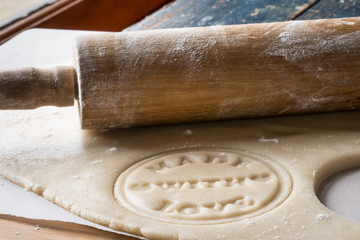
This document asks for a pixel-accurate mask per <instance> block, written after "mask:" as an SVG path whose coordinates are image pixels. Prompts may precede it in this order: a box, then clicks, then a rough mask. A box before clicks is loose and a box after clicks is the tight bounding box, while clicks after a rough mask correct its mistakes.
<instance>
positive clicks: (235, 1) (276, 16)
mask: <svg viewBox="0 0 360 240" xmlns="http://www.w3.org/2000/svg"><path fill="white" fill-rule="evenodd" d="M310 2H311V0H176V1H175V2H173V3H171V4H169V5H166V6H165V7H163V8H162V9H160V10H158V11H157V12H155V13H154V14H152V15H150V16H148V17H147V18H145V19H144V20H142V21H140V22H139V23H137V24H135V25H133V26H131V27H129V28H128V29H127V30H144V29H156V28H174V27H199V26H210V25H228V24H243V23H257V22H275V21H285V20H288V19H290V18H291V17H292V16H293V15H294V14H295V13H296V12H297V11H298V10H299V9H300V8H301V7H303V6H304V5H305V4H308V3H310Z"/></svg>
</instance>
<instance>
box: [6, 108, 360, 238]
mask: <svg viewBox="0 0 360 240" xmlns="http://www.w3.org/2000/svg"><path fill="white" fill-rule="evenodd" d="M76 116H77V111H76V109H75V108H63V109H60V108H53V107H43V108H39V109H36V110H33V111H1V112H0V126H1V128H0V131H1V133H0V153H1V159H0V174H1V176H3V177H5V178H7V179H9V180H10V181H12V182H14V183H16V184H19V185H21V186H22V187H24V188H26V189H29V190H31V191H33V192H36V193H38V194H40V195H42V196H44V197H45V198H46V199H47V200H49V201H51V202H54V203H56V204H57V205H60V206H62V207H63V208H65V209H68V210H69V211H71V212H72V213H74V214H76V215H79V216H81V217H83V218H85V219H88V220H90V221H94V222H96V223H100V224H102V225H104V226H110V227H111V228H113V229H118V230H122V231H126V232H129V233H133V234H136V235H139V236H144V237H147V238H151V239H325V238H326V239H358V236H359V234H360V224H359V223H356V222H354V221H351V220H347V219H345V218H343V217H340V216H338V215H337V214H335V213H333V212H332V211H330V210H329V209H327V208H326V207H325V206H324V205H322V204H321V203H320V201H319V200H318V198H317V197H316V194H315V188H316V187H317V186H318V185H319V183H320V181H321V180H322V179H323V178H325V177H326V176H328V175H330V174H332V173H333V172H336V171H339V170H341V169H345V168H350V167H356V166H360V148H359V146H360V122H359V121H358V119H359V117H360V112H348V113H332V114H319V115H309V116H296V117H281V118H267V119H256V120H241V121H229V122H218V123H205V124H204V123H203V124H187V125H174V126H165V127H164V126H163V127H148V128H133V129H122V130H110V131H103V132H97V131H80V130H79V125H78V122H77V120H76Z"/></svg>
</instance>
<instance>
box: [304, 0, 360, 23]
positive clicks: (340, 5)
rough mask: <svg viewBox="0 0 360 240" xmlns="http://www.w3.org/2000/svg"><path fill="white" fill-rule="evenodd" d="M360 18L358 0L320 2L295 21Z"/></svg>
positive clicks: (327, 0)
mask: <svg viewBox="0 0 360 240" xmlns="http://www.w3.org/2000/svg"><path fill="white" fill-rule="evenodd" d="M358 16H360V0H321V1H319V2H318V3H317V4H315V5H314V6H313V7H311V8H310V9H308V10H307V11H306V12H305V13H304V14H302V15H301V16H299V18H297V19H304V20H305V19H320V18H341V17H358Z"/></svg>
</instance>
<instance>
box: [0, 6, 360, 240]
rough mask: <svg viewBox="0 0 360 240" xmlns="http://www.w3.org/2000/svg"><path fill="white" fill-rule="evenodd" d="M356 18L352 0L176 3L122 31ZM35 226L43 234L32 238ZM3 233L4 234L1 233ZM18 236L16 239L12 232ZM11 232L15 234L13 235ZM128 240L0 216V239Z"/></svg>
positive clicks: (77, 227)
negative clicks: (38, 226) (18, 233)
mask: <svg viewBox="0 0 360 240" xmlns="http://www.w3.org/2000/svg"><path fill="white" fill-rule="evenodd" d="M354 16H360V1H356V0H293V1H288V0H276V1H274V0H238V1H234V0H233V1H229V0H203V1H200V0H177V1H174V2H173V3H171V4H169V5H167V6H165V7H163V8H162V9H160V10H158V11H157V12H155V13H154V14H152V15H150V16H149V17H147V18H145V19H143V20H142V21H140V22H138V23H136V24H134V25H132V26H130V27H129V28H127V29H126V31H130V30H143V29H156V28H172V27H198V26H209V25H226V24H246V23H256V22H273V21H286V20H295V19H318V18H334V17H354ZM37 225H40V226H41V231H42V232H43V233H44V234H41V235H39V234H35V235H34V233H35V232H36V228H37ZM4 229H5V231H4ZM17 231H19V232H21V235H16V232H17ZM14 232H15V233H14ZM34 237H36V239H40V240H41V239H132V238H129V237H126V236H121V235H117V234H114V233H106V232H103V231H101V230H98V229H93V228H91V227H87V226H81V225H76V224H72V223H59V222H52V221H43V220H28V219H23V218H16V217H5V216H0V238H1V239H34Z"/></svg>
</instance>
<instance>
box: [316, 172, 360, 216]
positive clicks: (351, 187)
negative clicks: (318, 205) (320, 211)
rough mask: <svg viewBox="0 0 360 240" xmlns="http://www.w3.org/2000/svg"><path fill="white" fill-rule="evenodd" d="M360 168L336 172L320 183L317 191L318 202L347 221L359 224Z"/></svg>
mask: <svg viewBox="0 0 360 240" xmlns="http://www.w3.org/2000/svg"><path fill="white" fill-rule="evenodd" d="M359 181H360V168H351V169H347V170H343V171H340V172H337V173H335V174H333V175H331V176H329V177H327V178H326V179H324V181H322V183H321V184H320V186H319V189H318V191H317V196H318V198H319V200H320V201H321V202H322V203H323V204H324V205H325V206H326V207H328V208H329V209H331V210H332V211H334V212H335V213H337V214H338V215H340V216H342V217H345V218H347V219H350V220H353V221H357V222H360V195H359V192H360V185H359V184H358V183H359Z"/></svg>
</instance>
